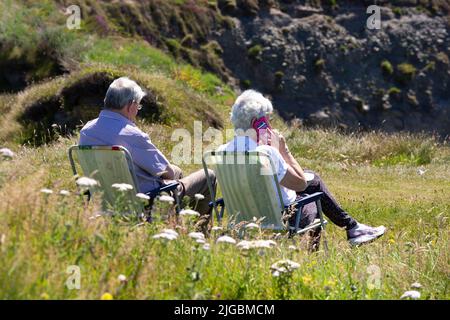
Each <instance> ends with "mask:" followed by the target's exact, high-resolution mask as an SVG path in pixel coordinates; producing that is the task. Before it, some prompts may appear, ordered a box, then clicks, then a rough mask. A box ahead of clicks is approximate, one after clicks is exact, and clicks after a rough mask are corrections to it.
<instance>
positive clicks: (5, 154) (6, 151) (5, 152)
mask: <svg viewBox="0 0 450 320" xmlns="http://www.w3.org/2000/svg"><path fill="white" fill-rule="evenodd" d="M0 154H1V155H2V157H3V158H10V159H12V158H14V156H15V153H14V152H12V151H11V150H10V149H8V148H1V149H0Z"/></svg>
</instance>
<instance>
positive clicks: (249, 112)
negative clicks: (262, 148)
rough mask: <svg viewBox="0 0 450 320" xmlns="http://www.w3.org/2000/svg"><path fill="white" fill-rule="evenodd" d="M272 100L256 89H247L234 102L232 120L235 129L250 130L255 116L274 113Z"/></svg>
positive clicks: (259, 116)
mask: <svg viewBox="0 0 450 320" xmlns="http://www.w3.org/2000/svg"><path fill="white" fill-rule="evenodd" d="M272 111H273V107H272V102H270V100H269V99H267V98H265V97H264V96H263V95H262V94H261V93H259V92H258V91H255V90H245V91H244V92H242V93H241V95H240V96H239V97H238V98H237V99H236V101H235V102H234V105H233V108H232V109H231V122H232V123H233V125H234V128H235V130H238V129H241V130H244V131H245V130H248V129H250V128H251V127H252V120H253V119H254V118H261V117H262V116H265V115H267V114H269V113H272Z"/></svg>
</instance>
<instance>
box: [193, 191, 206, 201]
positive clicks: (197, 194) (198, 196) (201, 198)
mask: <svg viewBox="0 0 450 320" xmlns="http://www.w3.org/2000/svg"><path fill="white" fill-rule="evenodd" d="M194 197H195V200H197V201H201V200H203V199H205V196H204V195H202V194H201V193H196V194H195V196H194Z"/></svg>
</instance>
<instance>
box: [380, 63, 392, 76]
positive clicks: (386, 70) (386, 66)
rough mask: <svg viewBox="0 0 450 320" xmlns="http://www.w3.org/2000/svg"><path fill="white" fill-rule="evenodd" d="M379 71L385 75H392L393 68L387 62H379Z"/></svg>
mask: <svg viewBox="0 0 450 320" xmlns="http://www.w3.org/2000/svg"><path fill="white" fill-rule="evenodd" d="M381 70H382V71H383V74H385V75H389V76H390V75H392V74H393V73H394V67H393V66H392V64H391V63H390V62H389V61H388V60H383V61H382V62H381Z"/></svg>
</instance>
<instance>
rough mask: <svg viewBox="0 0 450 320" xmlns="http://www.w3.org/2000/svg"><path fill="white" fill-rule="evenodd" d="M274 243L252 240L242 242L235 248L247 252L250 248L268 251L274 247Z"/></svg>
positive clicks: (271, 241)
mask: <svg viewBox="0 0 450 320" xmlns="http://www.w3.org/2000/svg"><path fill="white" fill-rule="evenodd" d="M276 244H277V243H276V242H275V241H273V240H252V241H248V240H243V241H240V242H239V243H238V244H237V245H236V246H237V247H238V248H240V249H244V250H249V249H252V248H257V249H258V248H259V249H260V248H267V249H270V248H272V247H274V246H276Z"/></svg>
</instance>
